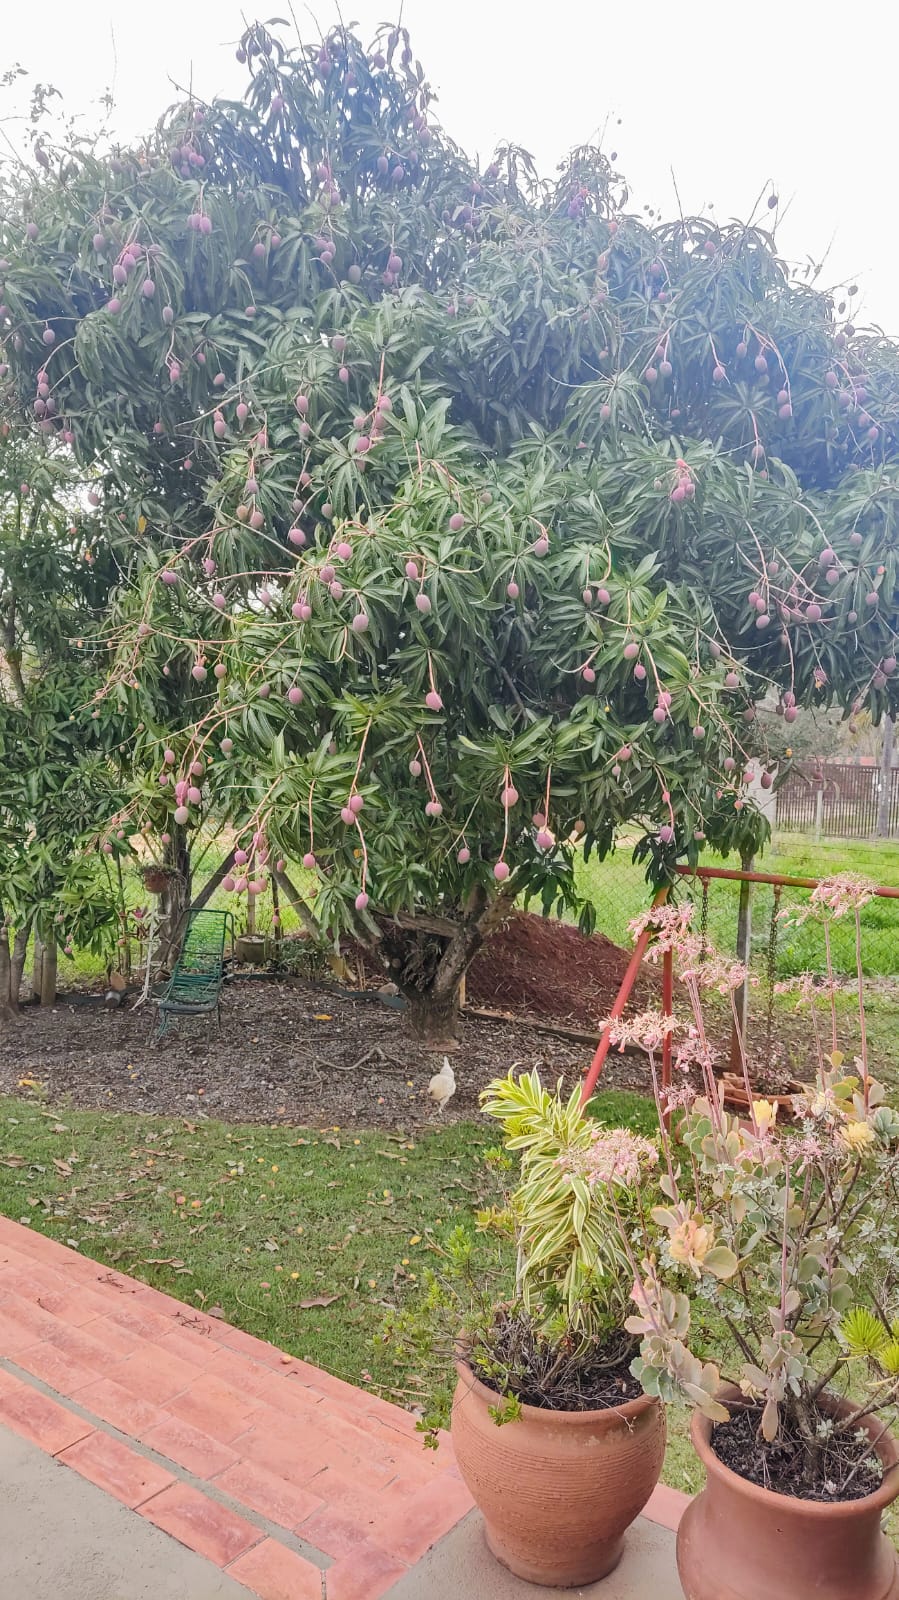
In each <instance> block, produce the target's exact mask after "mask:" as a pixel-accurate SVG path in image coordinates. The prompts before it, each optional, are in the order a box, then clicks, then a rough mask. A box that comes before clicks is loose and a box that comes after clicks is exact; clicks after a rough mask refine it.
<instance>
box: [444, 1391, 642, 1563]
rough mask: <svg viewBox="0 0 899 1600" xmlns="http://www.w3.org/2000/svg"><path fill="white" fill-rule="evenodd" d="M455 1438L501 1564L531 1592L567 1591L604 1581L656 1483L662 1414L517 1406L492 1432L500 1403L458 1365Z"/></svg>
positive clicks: (638, 1405)
mask: <svg viewBox="0 0 899 1600" xmlns="http://www.w3.org/2000/svg"><path fill="white" fill-rule="evenodd" d="M456 1371H457V1372H458V1374H459V1382H458V1385H457V1387H456V1393H455V1397H454V1399H453V1419H452V1438H453V1449H454V1450H455V1452H456V1460H457V1462H458V1464H459V1471H460V1472H461V1474H462V1476H463V1478H464V1479H465V1482H466V1484H467V1485H468V1488H469V1489H470V1490H471V1493H472V1495H473V1497H474V1499H475V1501H476V1502H477V1504H478V1506H479V1508H480V1510H481V1511H482V1512H483V1514H484V1521H485V1524H486V1534H487V1543H488V1544H489V1546H490V1549H491V1550H492V1551H493V1554H494V1555H495V1556H496V1558H497V1560H498V1561H501V1562H502V1564H503V1566H505V1567H508V1568H509V1570H510V1571H511V1572H514V1573H515V1574H516V1576H517V1577H519V1578H526V1579H527V1581H528V1582H529V1583H542V1584H548V1585H555V1586H556V1587H558V1588H573V1587H574V1586H575V1585H577V1584H586V1583H593V1582H595V1581H596V1579H597V1578H602V1577H604V1576H605V1574H606V1573H607V1572H611V1570H612V1568H613V1567H614V1566H615V1565H616V1563H617V1562H618V1561H619V1560H620V1558H621V1552H622V1549H623V1547H624V1535H625V1532H626V1531H627V1529H628V1528H629V1527H630V1524H631V1523H632V1522H633V1520H634V1518H635V1517H636V1516H638V1515H639V1513H640V1512H641V1511H642V1509H643V1507H644V1506H645V1504H646V1502H647V1500H648V1499H649V1497H650V1495H651V1494H652V1491H653V1489H654V1488H655V1486H656V1483H657V1482H658V1478H659V1473H660V1472H661V1470H662V1461H663V1458H664V1455H665V1413H664V1410H663V1408H662V1406H661V1405H660V1404H659V1402H658V1401H657V1400H651V1399H650V1398H649V1397H648V1396H647V1395H641V1396H640V1397H639V1399H637V1400H627V1401H625V1402H624V1404H622V1405H620V1406H615V1407H614V1408H610V1409H608V1410H604V1411H544V1410H541V1409H540V1408H538V1407H537V1406H522V1408H521V1416H520V1417H519V1418H516V1420H515V1421H514V1422H508V1423H504V1424H503V1425H502V1426H499V1427H498V1426H497V1424H496V1423H495V1422H494V1420H493V1418H492V1417H491V1416H490V1412H489V1408H490V1407H491V1406H496V1404H497V1400H498V1397H497V1395H496V1394H495V1393H494V1392H493V1390H492V1389H488V1388H486V1386H485V1385H484V1384H483V1383H480V1382H479V1380H478V1379H477V1378H476V1377H475V1376H474V1374H473V1372H472V1371H471V1368H470V1367H468V1366H466V1364H465V1363H464V1362H463V1361H458V1362H457V1363H456Z"/></svg>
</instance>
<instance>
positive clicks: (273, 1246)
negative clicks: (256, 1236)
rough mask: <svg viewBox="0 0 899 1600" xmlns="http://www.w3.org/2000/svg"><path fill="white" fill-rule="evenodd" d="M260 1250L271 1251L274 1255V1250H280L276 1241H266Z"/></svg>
mask: <svg viewBox="0 0 899 1600" xmlns="http://www.w3.org/2000/svg"><path fill="white" fill-rule="evenodd" d="M262 1248H263V1250H271V1251H272V1252H273V1253H274V1251H275V1250H280V1248H281V1246H280V1245H279V1243H278V1241H277V1239H266V1240H265V1242H264V1244H263V1246H262Z"/></svg>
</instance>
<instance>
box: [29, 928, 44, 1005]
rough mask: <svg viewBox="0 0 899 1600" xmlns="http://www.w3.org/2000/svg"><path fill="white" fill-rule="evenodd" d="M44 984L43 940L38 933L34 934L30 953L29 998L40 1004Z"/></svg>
mask: <svg viewBox="0 0 899 1600" xmlns="http://www.w3.org/2000/svg"><path fill="white" fill-rule="evenodd" d="M43 985H44V941H43V939H42V938H41V936H40V934H39V933H36V934H35V936H34V948H33V950H32V955H31V998H32V1000H37V1002H38V1004H40V998H41V990H42V988H43Z"/></svg>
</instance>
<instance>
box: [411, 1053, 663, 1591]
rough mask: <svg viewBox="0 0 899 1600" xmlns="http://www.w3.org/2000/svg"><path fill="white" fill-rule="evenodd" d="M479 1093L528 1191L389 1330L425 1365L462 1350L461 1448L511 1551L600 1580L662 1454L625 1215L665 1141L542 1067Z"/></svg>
mask: <svg viewBox="0 0 899 1600" xmlns="http://www.w3.org/2000/svg"><path fill="white" fill-rule="evenodd" d="M482 1105H483V1108H484V1110H485V1111H486V1112H487V1113H488V1115H490V1116H493V1117H495V1118H497V1119H498V1120H499V1121H500V1122H501V1123H502V1125H503V1129H504V1142H503V1148H502V1149H501V1150H497V1151H495V1152H493V1159H494V1161H495V1162H496V1163H497V1164H499V1165H500V1166H502V1167H504V1168H505V1169H506V1170H511V1169H512V1167H513V1166H514V1165H515V1163H516V1160H520V1167H519V1168H518V1176H519V1181H518V1184H517V1187H516V1188H515V1190H514V1193H512V1194H511V1195H510V1196H509V1197H508V1201H507V1204H506V1205H505V1206H504V1207H502V1208H496V1207H494V1208H492V1209H491V1210H490V1211H489V1212H485V1213H481V1214H480V1216H479V1218H478V1221H479V1225H480V1229H481V1235H480V1240H479V1239H478V1238H473V1237H472V1236H471V1235H470V1234H468V1233H466V1232H465V1230H463V1229H458V1230H456V1232H455V1233H454V1235H453V1237H452V1238H451V1240H450V1242H449V1245H448V1246H447V1248H446V1251H445V1256H444V1262H443V1268H442V1270H440V1271H435V1272H433V1273H431V1274H430V1276H429V1280H428V1283H427V1285H426V1289H425V1293H424V1296H423V1299H422V1302H421V1305H420V1306H418V1307H415V1308H413V1309H412V1310H410V1311H407V1312H404V1313H402V1314H400V1315H398V1316H397V1317H396V1318H394V1319H393V1320H392V1322H391V1324H390V1326H389V1328H388V1331H387V1336H388V1338H391V1339H392V1340H393V1341H394V1342H395V1343H397V1344H399V1345H400V1346H401V1347H402V1348H403V1349H404V1351H405V1352H406V1353H408V1352H409V1350H410V1349H414V1351H415V1354H416V1356H417V1358H418V1359H419V1361H420V1360H421V1359H422V1358H423V1357H432V1358H434V1359H435V1360H436V1361H437V1362H439V1361H440V1360H443V1361H446V1360H447V1358H448V1357H449V1356H450V1355H454V1357H455V1366H456V1373H457V1382H456V1385H455V1392H454V1393H453V1394H452V1399H451V1402H450V1403H448V1404H447V1406H446V1410H447V1411H449V1412H450V1416H451V1431H452V1440H453V1447H454V1449H455V1453H456V1459H457V1461H458V1465H459V1470H460V1472H461V1473H462V1476H463V1478H464V1480H465V1482H466V1483H467V1485H468V1487H469V1489H470V1490H471V1492H472V1495H473V1497H474V1499H475V1501H476V1502H477V1504H478V1506H479V1507H480V1509H481V1511H482V1512H483V1515H484V1519H485V1525H486V1535H487V1540H488V1543H489V1545H490V1548H491V1550H492V1551H493V1553H494V1554H495V1555H496V1556H497V1558H498V1559H499V1560H500V1561H501V1562H502V1563H503V1564H504V1565H505V1566H507V1567H508V1568H510V1570H511V1571H512V1572H514V1573H516V1574H517V1575H518V1576H519V1577H522V1578H526V1579H528V1580H529V1581H530V1582H532V1583H538V1584H547V1585H557V1586H574V1585H578V1584H586V1583H591V1582H594V1581H595V1580H596V1579H598V1578H601V1577H602V1576H604V1574H605V1573H607V1572H609V1571H611V1569H612V1568H613V1567H614V1566H615V1564H616V1563H617V1561H618V1560H619V1558H620V1556H621V1553H622V1548H623V1541H624V1535H625V1532H626V1530H627V1528H628V1527H629V1525H630V1524H631V1522H633V1520H634V1518H635V1517H636V1516H637V1515H638V1514H639V1512H640V1511H641V1510H642V1508H643V1506H644V1505H645V1504H646V1501H647V1500H648V1499H649V1496H650V1494H651V1493H652V1490H653V1488H654V1487H655V1485H656V1482H657V1481H658V1477H659V1473H660V1471H661V1467H662V1460H663V1457H664V1452H665V1417H664V1408H663V1406H662V1405H661V1404H660V1402H659V1400H658V1399H656V1398H654V1397H650V1396H647V1395H646V1394H644V1393H643V1390H642V1389H641V1386H640V1384H639V1383H638V1382H637V1381H636V1380H635V1379H634V1377H633V1375H632V1373H631V1371H630V1367H631V1362H632V1360H633V1358H634V1355H635V1352H636V1340H635V1339H634V1337H633V1336H632V1335H631V1334H629V1333H628V1332H627V1331H626V1329H625V1326H624V1322H625V1318H626V1316H627V1312H628V1296H629V1291H630V1288H631V1285H632V1280H633V1272H632V1269H631V1265H630V1262H629V1259H628V1252H627V1250H625V1249H624V1248H622V1246H621V1244H620V1242H619V1235H618V1230H617V1227H616V1224H615V1214H616V1213H617V1215H618V1217H619V1218H620V1219H621V1223H622V1226H623V1228H624V1229H625V1231H627V1230H629V1228H630V1227H631V1226H632V1225H635V1219H634V1216H633V1197H634V1183H635V1180H636V1177H637V1175H638V1173H639V1174H640V1175H641V1187H642V1188H643V1189H644V1190H645V1189H646V1188H647V1186H649V1187H650V1188H651V1186H652V1177H651V1174H652V1172H653V1169H654V1167H655V1165H656V1162H657V1159H658V1148H657V1145H656V1143H655V1142H654V1141H651V1140H649V1139H647V1138H645V1137H642V1136H641V1135H639V1134H635V1133H632V1132H630V1131H629V1130H626V1129H620V1128H618V1129H613V1130H610V1129H608V1128H604V1127H603V1126H602V1125H601V1124H599V1123H598V1122H596V1121H594V1120H593V1119H592V1118H591V1117H589V1116H588V1115H585V1114H584V1113H583V1112H582V1110H581V1108H580V1094H579V1089H577V1088H576V1089H575V1090H574V1092H573V1093H572V1094H570V1095H569V1096H567V1097H563V1095H562V1093H561V1090H557V1091H555V1092H551V1091H550V1090H548V1089H546V1088H544V1087H543V1085H542V1084H541V1082H540V1079H539V1076H538V1075H537V1073H536V1072H531V1073H526V1074H522V1075H521V1076H520V1077H518V1078H516V1077H515V1076H514V1075H511V1074H510V1075H509V1076H508V1077H506V1078H504V1079H500V1080H497V1081H496V1082H494V1083H492V1084H491V1085H490V1087H489V1088H488V1089H487V1090H486V1091H485V1093H484V1095H483V1096H482ZM485 1241H486V1242H485ZM460 1329H462V1330H464V1331H463V1332H461V1334H460V1331H459V1330H460ZM446 1398H447V1401H448V1402H449V1395H448V1394H447V1397H446ZM442 1420H444V1417H443V1416H442V1415H441V1414H440V1411H439V1408H438V1410H437V1411H436V1412H435V1413H434V1414H432V1416H430V1417H429V1418H428V1419H427V1421H428V1422H429V1423H436V1422H440V1421H442Z"/></svg>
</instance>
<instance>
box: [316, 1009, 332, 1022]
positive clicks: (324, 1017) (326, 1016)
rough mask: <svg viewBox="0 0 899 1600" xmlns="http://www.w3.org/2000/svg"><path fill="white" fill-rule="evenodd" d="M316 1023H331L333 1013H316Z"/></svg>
mask: <svg viewBox="0 0 899 1600" xmlns="http://www.w3.org/2000/svg"><path fill="white" fill-rule="evenodd" d="M315 1021H316V1022H330V1021H331V1013H330V1012H329V1011H316V1013H315Z"/></svg>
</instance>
